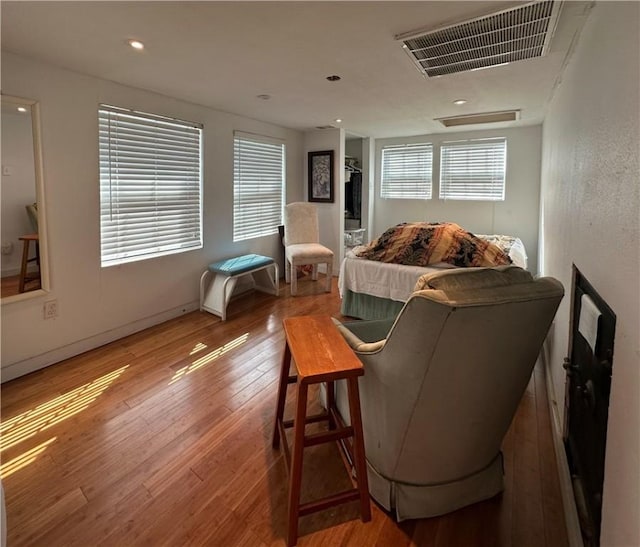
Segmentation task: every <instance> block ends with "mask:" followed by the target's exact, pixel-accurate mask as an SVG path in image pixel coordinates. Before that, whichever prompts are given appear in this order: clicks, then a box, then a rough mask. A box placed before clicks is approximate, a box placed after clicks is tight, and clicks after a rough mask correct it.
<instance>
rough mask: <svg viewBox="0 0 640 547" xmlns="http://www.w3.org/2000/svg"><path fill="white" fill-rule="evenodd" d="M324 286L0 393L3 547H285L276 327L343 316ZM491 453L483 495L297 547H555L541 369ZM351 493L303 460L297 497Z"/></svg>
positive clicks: (326, 534) (336, 511)
mask: <svg viewBox="0 0 640 547" xmlns="http://www.w3.org/2000/svg"><path fill="white" fill-rule="evenodd" d="M323 285H324V283H323V282H322V280H320V282H318V283H311V282H307V281H306V280H305V281H302V280H301V282H300V283H299V286H298V290H299V296H296V297H290V296H289V291H288V288H286V289H285V288H284V287H283V291H282V292H281V296H280V298H274V297H272V296H268V295H264V294H262V293H252V294H248V295H245V296H242V297H241V298H238V299H236V300H234V301H232V303H231V304H230V306H229V310H228V319H227V321H226V322H224V323H223V322H221V321H220V320H219V319H218V318H216V317H214V316H212V315H210V314H207V313H200V312H193V313H190V314H187V315H184V316H182V317H180V318H178V319H174V320H172V321H169V322H167V323H164V324H162V325H158V326H156V327H153V328H150V329H147V330H145V331H143V332H140V333H137V334H134V335H132V336H129V337H127V338H124V339H122V340H119V341H117V342H113V343H111V344H109V345H107V346H104V347H101V348H98V349H96V350H93V351H90V352H88V353H85V354H83V355H79V356H77V357H74V358H72V359H68V360H66V361H64V362H62V363H59V364H57V365H54V366H51V367H48V368H46V369H43V370H41V371H38V372H35V373H33V374H31V375H29V376H26V377H23V378H19V379H17V380H14V381H12V382H9V383H7V384H5V385H3V386H2V481H3V486H4V489H5V495H6V502H7V519H8V544H9V545H10V546H11V547H17V546H19V545H46V546H53V545H61V546H62V545H64V546H69V545H78V546H89V545H104V546H134V545H135V546H137V545H154V546H155V545H198V546H201V545H212V546H224V547H227V546H251V547H254V546H265V545H284V544H285V541H284V537H285V534H286V510H287V508H286V500H287V474H286V470H285V464H284V459H283V455H282V452H281V451H274V450H273V449H272V448H271V439H270V435H271V432H272V427H273V417H274V412H275V404H276V394H277V381H278V371H279V366H280V359H281V353H282V350H283V330H282V319H283V318H284V317H287V316H290V315H306V314H330V315H334V316H337V317H341V316H340V315H339V303H340V301H339V297H338V293H337V289H336V287H335V281H334V289H333V292H332V293H331V294H326V293H324V292H322V287H323ZM283 294H284V296H283ZM310 398H311V399H313V400H314V401H315V397H314V396H313V397H310ZM294 399H295V397H292V396H290V397H288V401H287V413H286V414H285V415H287V416H291V412H292V409H293V406H292V405H293V403H294ZM314 404H315V405H317V403H315V402H314ZM312 410H313V409H312ZM504 456H505V483H506V488H505V491H504V492H503V493H502V494H501V495H500V496H497V497H496V498H494V499H492V500H489V501H486V502H483V503H479V504H476V505H473V506H470V507H467V508H464V509H462V510H459V511H456V512H455V513H451V514H448V515H445V516H443V517H440V518H432V519H423V520H414V521H404V522H402V523H396V522H395V521H394V520H393V519H392V518H391V517H390V516H389V515H387V514H386V513H385V512H384V511H383V510H382V509H381V508H380V507H378V506H377V505H376V504H375V503H372V520H371V522H369V523H367V524H363V523H362V522H360V520H359V519H358V515H359V510H358V503H357V502H354V503H352V504H348V505H344V506H342V507H337V508H333V509H330V510H327V511H324V512H322V513H318V514H314V515H309V516H306V517H303V518H301V519H300V531H299V533H300V539H299V542H298V545H300V546H323V547H326V546H334V545H343V546H374V545H376V546H393V547H396V546H425V547H427V546H429V547H454V546H465V547H469V546H504V547H506V546H513V547H528V546H532V547H534V546H535V547H541V546H545V545H546V546H549V547H551V546H554V547H555V546H565V545H568V541H567V535H566V530H565V524H564V518H563V509H562V503H561V499H560V492H559V487H558V478H557V472H556V468H555V457H554V453H553V444H552V438H551V431H550V421H549V413H548V407H547V403H546V392H545V383H544V373H543V371H542V370H539V369H538V368H536V370H535V372H534V375H533V377H532V379H531V382H530V384H529V386H528V388H527V391H526V393H525V395H524V397H523V400H522V402H521V404H520V407H519V410H518V413H517V415H516V417H515V419H514V421H513V423H512V426H511V429H510V430H509V433H508V434H507V437H506V439H505V442H504ZM349 485H350V483H349V479H348V477H347V476H346V473H345V471H344V467H343V465H342V461H341V459H340V456H339V454H338V451H337V449H336V447H335V446H334V445H321V446H318V447H314V448H312V449H308V450H307V451H305V460H304V470H303V494H302V498H303V501H308V500H311V499H315V498H316V497H318V496H322V495H326V494H328V493H332V492H337V491H340V490H342V489H345V488H347V487H349Z"/></svg>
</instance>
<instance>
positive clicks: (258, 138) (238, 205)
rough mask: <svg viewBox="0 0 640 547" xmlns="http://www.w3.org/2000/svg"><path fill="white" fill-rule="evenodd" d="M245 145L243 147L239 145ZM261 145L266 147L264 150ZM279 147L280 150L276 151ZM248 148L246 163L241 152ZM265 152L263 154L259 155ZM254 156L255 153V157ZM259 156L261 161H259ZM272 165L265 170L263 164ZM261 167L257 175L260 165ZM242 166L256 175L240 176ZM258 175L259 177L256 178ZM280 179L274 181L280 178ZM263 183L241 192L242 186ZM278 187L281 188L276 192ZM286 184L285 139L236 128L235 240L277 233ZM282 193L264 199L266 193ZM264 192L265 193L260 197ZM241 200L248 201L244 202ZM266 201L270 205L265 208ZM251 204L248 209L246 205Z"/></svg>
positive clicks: (234, 146)
mask: <svg viewBox="0 0 640 547" xmlns="http://www.w3.org/2000/svg"><path fill="white" fill-rule="evenodd" d="M240 147H243V148H240ZM261 148H262V149H263V150H261ZM277 149H279V152H278V151H277ZM243 151H244V152H246V154H247V157H246V164H245V165H244V166H243V165H242V162H243V161H244V158H243V157H242V156H239V153H242V152H243ZM261 153H264V154H265V155H264V156H262V158H261V159H260V158H258V155H259V154H261ZM251 156H254V157H253V158H252V157H251ZM277 156H279V157H280V159H279V162H280V163H279V169H278V168H277V167H276V163H275V162H276V161H277V160H276V157H277ZM259 160H260V161H259ZM265 165H267V166H270V169H269V170H265V169H264V166H265ZM260 167H262V168H263V169H261V171H260V173H261V176H262V177H263V178H262V180H261V179H260V178H259V177H260V175H258V174H257V173H258V168H260ZM241 169H247V171H248V172H249V173H251V172H253V173H254V174H255V175H251V176H250V177H246V178H244V179H242V180H241V179H240V177H241ZM255 177H258V178H255ZM278 178H279V181H280V182H279V183H276V182H275V181H276V180H278ZM263 183H264V188H263V189H262V191H260V192H250V191H247V192H246V193H244V194H243V196H239V193H240V191H241V187H243V186H245V187H247V186H248V187H251V186H252V185H253V186H254V187H257V186H259V185H261V184H263ZM276 187H278V189H279V191H278V192H276V190H275V189H276ZM286 188H287V146H286V142H285V140H284V139H278V138H275V137H269V136H265V135H258V134H254V133H246V132H243V131H234V133H233V227H232V232H233V236H232V237H233V242H234V243H237V242H241V241H248V240H251V239H256V238H258V237H265V236H270V235H273V234H277V233H278V227H279V226H281V225H282V222H283V213H284V205H285V201H286ZM277 194H279V197H278V198H274V199H272V200H269V201H265V200H264V197H265V196H269V195H271V197H273V196H275V195H277ZM260 196H262V197H260ZM242 200H244V201H245V203H244V204H243V203H242ZM265 205H268V206H269V207H267V208H264V206H265ZM247 208H248V209H247Z"/></svg>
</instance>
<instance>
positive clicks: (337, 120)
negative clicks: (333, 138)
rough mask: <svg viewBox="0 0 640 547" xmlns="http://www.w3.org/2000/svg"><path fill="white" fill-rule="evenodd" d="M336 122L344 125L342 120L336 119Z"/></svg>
mask: <svg viewBox="0 0 640 547" xmlns="http://www.w3.org/2000/svg"><path fill="white" fill-rule="evenodd" d="M334 121H335V122H336V123H342V119H341V118H336V119H335V120H334Z"/></svg>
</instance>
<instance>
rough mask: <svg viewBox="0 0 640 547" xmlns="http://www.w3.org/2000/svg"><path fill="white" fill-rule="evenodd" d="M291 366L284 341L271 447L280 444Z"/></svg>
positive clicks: (286, 344)
mask: <svg viewBox="0 0 640 547" xmlns="http://www.w3.org/2000/svg"><path fill="white" fill-rule="evenodd" d="M290 367H291V350H290V349H289V343H288V342H287V341H285V343H284V355H283V356H282V368H281V369H280V382H279V384H278V403H277V404H276V418H275V420H274V422H273V437H272V442H271V445H272V446H273V448H278V447H279V446H280V425H279V423H280V422H281V421H282V419H283V417H284V403H285V399H286V397H287V385H288V384H289V381H288V380H289V368H290Z"/></svg>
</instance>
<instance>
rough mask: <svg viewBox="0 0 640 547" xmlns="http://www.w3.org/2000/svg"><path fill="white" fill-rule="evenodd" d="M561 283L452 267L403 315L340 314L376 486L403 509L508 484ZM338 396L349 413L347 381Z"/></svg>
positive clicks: (433, 277) (421, 512)
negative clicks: (508, 439)
mask: <svg viewBox="0 0 640 547" xmlns="http://www.w3.org/2000/svg"><path fill="white" fill-rule="evenodd" d="M563 294H564V290H563V288H562V285H561V284H560V283H559V282H558V281H557V280H555V279H552V278H541V279H537V280H534V279H533V278H532V277H531V275H530V274H529V273H528V272H526V271H525V270H523V269H521V268H518V267H515V266H502V267H497V268H473V269H457V270H445V271H444V272H442V273H437V274H427V275H425V276H423V277H422V278H420V280H419V281H418V284H417V285H416V291H415V292H414V293H413V295H412V296H411V298H410V299H409V300H408V301H407V303H406V304H405V306H404V308H403V309H402V311H401V312H400V313H399V315H398V317H397V318H396V319H395V321H391V322H388V321H361V322H354V323H346V324H344V325H341V324H339V326H338V328H339V330H340V331H341V332H342V333H343V335H344V337H345V339H346V340H347V341H348V342H349V344H350V345H351V347H352V348H353V349H354V351H355V352H356V354H357V355H358V357H359V358H360V359H361V360H362V362H363V363H364V367H365V374H364V376H363V377H361V378H360V380H359V386H360V397H361V404H362V422H363V426H364V441H365V451H366V457H367V467H368V475H369V490H370V493H371V495H372V497H373V498H374V499H375V500H376V501H377V502H378V503H380V504H381V505H382V506H383V507H385V508H386V509H387V510H391V511H394V512H395V513H396V516H397V518H398V520H403V519H409V518H422V517H431V516H436V515H440V514H444V513H447V512H450V511H453V510H456V509H458V508H460V507H463V506H465V505H469V504H472V503H475V502H478V501H481V500H484V499H488V498H490V497H493V496H494V495H496V494H498V493H499V492H501V491H502V489H503V466H502V453H501V451H500V447H501V443H502V440H503V438H504V435H505V433H506V432H507V430H508V428H509V425H510V423H511V420H512V418H513V416H514V414H515V411H516V409H517V407H518V403H519V401H520V399H521V397H522V394H523V393H524V390H525V389H526V386H527V383H528V382H529V378H530V376H531V372H532V370H533V367H534V365H535V362H536V359H537V357H538V354H539V352H540V349H541V347H542V343H543V341H544V339H545V337H546V335H547V332H548V330H549V327H550V325H551V322H552V320H553V317H554V315H555V313H556V310H557V308H558V305H559V303H560V300H561V299H562V297H563ZM336 398H337V404H338V409H339V411H340V413H341V415H342V417H343V418H344V420H345V421H346V422H347V423H348V422H349V416H348V406H347V405H346V388H345V386H344V385H337V386H336Z"/></svg>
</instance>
